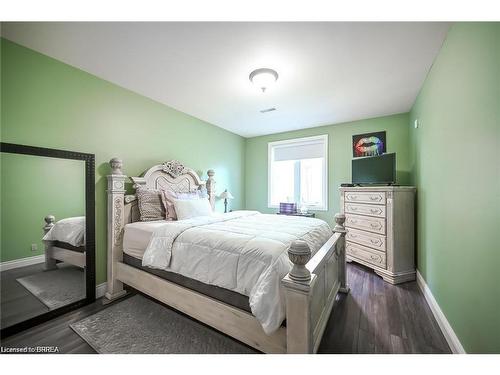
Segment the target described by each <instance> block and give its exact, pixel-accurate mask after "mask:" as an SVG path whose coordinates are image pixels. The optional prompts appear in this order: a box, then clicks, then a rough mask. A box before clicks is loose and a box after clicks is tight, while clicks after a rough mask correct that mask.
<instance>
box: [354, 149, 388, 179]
mask: <svg viewBox="0 0 500 375" xmlns="http://www.w3.org/2000/svg"><path fill="white" fill-rule="evenodd" d="M352 183H353V184H394V183H396V154H395V153H392V154H383V155H378V156H368V157H365V158H356V159H352Z"/></svg>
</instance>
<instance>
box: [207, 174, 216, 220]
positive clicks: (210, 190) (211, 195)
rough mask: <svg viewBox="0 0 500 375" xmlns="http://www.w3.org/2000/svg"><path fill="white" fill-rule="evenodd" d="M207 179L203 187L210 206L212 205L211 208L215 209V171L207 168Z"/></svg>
mask: <svg viewBox="0 0 500 375" xmlns="http://www.w3.org/2000/svg"><path fill="white" fill-rule="evenodd" d="M207 175H208V179H207V182H206V183H205V187H206V188H207V194H208V200H209V201H210V206H212V210H214V211H215V194H216V190H215V180H214V175H215V172H214V170H213V169H209V170H208V171H207Z"/></svg>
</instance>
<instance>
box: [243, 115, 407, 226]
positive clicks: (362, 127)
mask: <svg viewBox="0 0 500 375" xmlns="http://www.w3.org/2000/svg"><path fill="white" fill-rule="evenodd" d="M408 121H409V120H408V114H407V113H405V114H398V115H393V116H387V117H379V118H374V119H369V120H361V121H355V122H349V123H345V124H338V125H329V126H321V127H317V128H311V129H304V130H297V131H292V132H286V133H280V134H272V135H267V136H262V137H255V138H249V139H247V144H246V154H245V163H246V166H245V170H246V178H245V180H246V184H245V187H246V188H245V191H246V194H245V196H246V208H247V209H255V210H259V211H261V212H276V209H269V208H267V144H268V143H269V142H273V141H278V140H285V139H292V138H300V137H307V136H313V135H319V134H328V143H329V144H328V211H316V217H318V218H320V219H324V220H326V221H328V222H329V223H330V224H333V222H334V220H333V217H334V215H335V214H336V213H338V212H339V199H340V196H339V191H338V188H339V186H340V184H341V183H342V182H350V181H351V159H352V146H351V145H352V136H353V135H354V134H362V133H367V132H371V131H382V130H385V131H386V137H387V139H386V140H387V152H395V153H396V155H397V157H396V164H397V165H396V169H397V180H398V183H400V184H408V183H409V182H410V160H409V138H408V136H409V134H408V133H409V132H408Z"/></svg>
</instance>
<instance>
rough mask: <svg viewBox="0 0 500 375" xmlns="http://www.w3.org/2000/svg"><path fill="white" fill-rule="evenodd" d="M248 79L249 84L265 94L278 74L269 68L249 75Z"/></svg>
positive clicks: (257, 70)
mask: <svg viewBox="0 0 500 375" xmlns="http://www.w3.org/2000/svg"><path fill="white" fill-rule="evenodd" d="M249 78H250V82H252V83H253V84H254V85H256V86H257V87H258V88H260V89H261V90H262V92H266V90H267V89H268V88H269V87H270V86H272V85H274V84H275V83H276V81H277V80H278V72H276V70H273V69H269V68H260V69H256V70H254V71H253V72H252V73H250V76H249Z"/></svg>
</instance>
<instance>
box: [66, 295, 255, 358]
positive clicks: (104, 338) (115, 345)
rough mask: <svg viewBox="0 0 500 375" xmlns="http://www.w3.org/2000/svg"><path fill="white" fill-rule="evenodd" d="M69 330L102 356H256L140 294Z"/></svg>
mask: <svg viewBox="0 0 500 375" xmlns="http://www.w3.org/2000/svg"><path fill="white" fill-rule="evenodd" d="M70 327H71V328H72V329H73V330H74V331H75V332H76V333H77V334H78V335H80V336H81V337H82V338H83V339H84V340H85V341H86V342H87V343H88V344H89V345H90V346H91V347H92V348H94V349H95V350H96V351H97V352H98V353H102V354H128V353H135V354H223V353H225V354H247V353H256V352H255V351H254V350H252V349H251V348H249V347H247V346H245V345H244V344H241V343H239V342H238V341H235V340H233V339H231V338H229V337H228V336H225V335H223V334H221V333H219V332H217V331H215V330H213V329H211V328H209V327H207V326H205V325H203V324H201V323H198V322H196V321H194V320H192V319H190V318H188V317H186V316H184V315H182V314H179V313H177V312H175V311H173V310H171V309H169V308H167V307H165V306H163V305H160V304H158V303H156V302H154V301H152V300H150V299H148V298H146V297H143V296H142V295H135V296H133V297H130V298H128V299H126V300H124V301H122V302H119V303H117V304H114V305H111V306H110V307H108V308H106V309H104V310H102V311H100V312H98V313H97V314H94V315H91V316H89V317H87V318H85V319H83V320H80V321H79V322H76V323H73V324H71V325H70Z"/></svg>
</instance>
